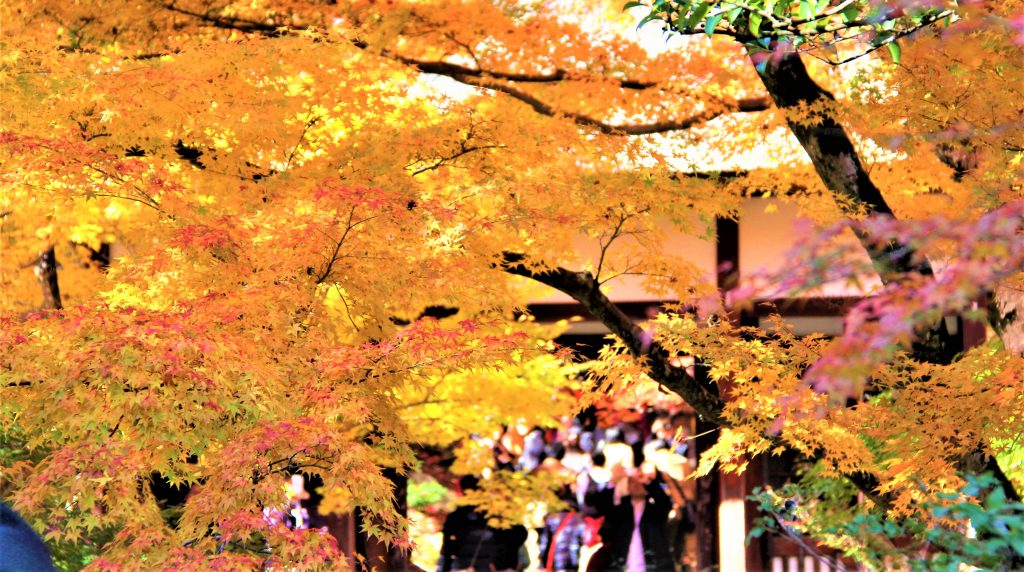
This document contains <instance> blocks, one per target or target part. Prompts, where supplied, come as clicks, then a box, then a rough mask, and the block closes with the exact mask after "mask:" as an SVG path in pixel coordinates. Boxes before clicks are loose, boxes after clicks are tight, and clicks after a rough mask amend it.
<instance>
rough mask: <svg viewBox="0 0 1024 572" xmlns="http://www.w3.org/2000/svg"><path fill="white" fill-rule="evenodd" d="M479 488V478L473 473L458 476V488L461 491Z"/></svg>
mask: <svg viewBox="0 0 1024 572" xmlns="http://www.w3.org/2000/svg"><path fill="white" fill-rule="evenodd" d="M478 488H480V479H479V478H478V477H477V476H475V475H462V476H461V477H459V490H461V491H462V492H466V491H472V490H476V489H478Z"/></svg>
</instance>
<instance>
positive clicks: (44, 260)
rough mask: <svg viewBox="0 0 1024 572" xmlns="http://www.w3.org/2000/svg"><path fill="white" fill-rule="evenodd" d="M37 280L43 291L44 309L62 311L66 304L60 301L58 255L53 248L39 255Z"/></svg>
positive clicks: (36, 270)
mask: <svg viewBox="0 0 1024 572" xmlns="http://www.w3.org/2000/svg"><path fill="white" fill-rule="evenodd" d="M35 272H36V278H38V279H39V285H40V286H41V287H42V289H43V309H45V310H60V309H61V308H63V307H64V304H63V303H62V302H61V299H60V283H59V282H58V281H57V255H56V253H55V252H54V250H53V247H52V246H51V247H50V248H48V249H46V251H45V252H43V253H42V254H40V255H39V261H38V262H36V268H35Z"/></svg>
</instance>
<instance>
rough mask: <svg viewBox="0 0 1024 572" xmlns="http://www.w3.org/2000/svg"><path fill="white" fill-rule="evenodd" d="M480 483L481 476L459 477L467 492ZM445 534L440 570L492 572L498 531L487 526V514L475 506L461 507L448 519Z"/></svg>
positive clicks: (463, 488) (445, 524)
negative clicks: (495, 533)
mask: <svg viewBox="0 0 1024 572" xmlns="http://www.w3.org/2000/svg"><path fill="white" fill-rule="evenodd" d="M478 484H479V479H477V478H476V477H473V476H464V477H462V478H461V479H459V488H461V489H462V490H463V491H468V490H473V489H475V488H477V485H478ZM441 533H442V535H443V537H442V541H441V559H440V561H439V562H438V563H437V570H438V572H455V571H459V570H472V571H474V572H491V565H492V564H493V562H494V556H495V549H496V543H495V535H494V530H493V529H492V528H490V527H488V526H487V517H485V516H484V515H483V514H481V513H480V512H478V511H477V510H476V509H475V508H474V507H472V506H460V507H459V508H457V509H455V510H454V511H452V512H451V513H450V514H449V515H448V516H447V518H445V519H444V526H443V527H442V529H441Z"/></svg>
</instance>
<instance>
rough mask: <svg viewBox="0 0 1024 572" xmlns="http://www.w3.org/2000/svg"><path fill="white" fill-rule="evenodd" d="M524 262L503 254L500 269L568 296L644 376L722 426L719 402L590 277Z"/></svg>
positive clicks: (520, 257) (519, 256)
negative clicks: (641, 365) (640, 363)
mask: <svg viewBox="0 0 1024 572" xmlns="http://www.w3.org/2000/svg"><path fill="white" fill-rule="evenodd" d="M524 260H525V257H524V256H523V255H521V254H516V253H505V254H504V259H503V260H502V263H501V265H500V267H501V269H502V270H504V271H505V272H508V273H509V274H515V275H517V276H523V277H526V278H530V279H532V280H536V281H537V282H540V283H541V284H546V285H548V286H551V287H552V288H555V289H556V290H559V291H561V292H563V293H565V294H568V295H569V296H571V297H572V298H573V299H574V300H576V301H577V302H579V303H580V304H582V305H583V307H584V308H586V309H587V311H588V312H590V313H591V314H592V315H593V316H594V317H595V318H597V319H598V320H599V321H601V322H602V323H603V324H605V325H606V326H608V329H609V330H611V332H612V333H613V334H615V335H616V336H617V337H618V338H619V339H620V340H622V343H624V344H625V345H626V347H627V348H628V349H629V352H630V353H631V354H633V355H634V356H636V357H638V358H644V359H645V360H646V361H647V370H648V371H647V373H648V375H650V376H651V378H652V379H654V380H655V381H657V382H658V383H660V384H662V385H664V386H665V387H666V388H668V389H669V390H671V391H673V392H675V393H677V394H679V396H680V397H682V398H683V399H685V400H686V402H687V403H689V404H690V405H691V406H692V407H693V408H694V410H695V411H696V412H697V413H698V414H700V415H701V417H703V418H705V419H706V420H707V421H709V422H711V423H715V424H717V425H721V424H722V409H723V403H722V400H721V398H720V397H719V396H718V395H717V394H716V393H714V392H712V391H711V390H710V389H709V388H708V387H705V386H703V385H702V384H701V383H700V382H698V381H697V380H696V379H694V378H693V377H692V376H691V375H690V374H688V373H687V372H686V368H681V367H675V366H673V365H672V363H671V358H672V357H673V356H671V355H669V352H668V351H667V350H665V348H663V347H662V346H661V345H659V344H658V343H657V342H656V341H654V340H652V339H651V336H650V333H649V332H646V331H644V330H643V329H642V328H640V326H638V325H637V324H636V323H635V322H633V320H631V319H630V318H629V317H628V316H626V314H625V313H623V312H622V310H620V309H619V307H618V306H616V305H615V304H614V303H613V302H612V301H611V300H609V299H608V297H607V296H605V295H604V293H603V292H601V289H600V286H599V285H598V283H597V281H596V280H595V279H594V277H593V275H591V274H590V273H589V272H573V271H571V270H566V269H565V268H554V269H551V270H543V271H535V270H531V269H530V268H528V267H527V266H526V265H525V264H523V262H524Z"/></svg>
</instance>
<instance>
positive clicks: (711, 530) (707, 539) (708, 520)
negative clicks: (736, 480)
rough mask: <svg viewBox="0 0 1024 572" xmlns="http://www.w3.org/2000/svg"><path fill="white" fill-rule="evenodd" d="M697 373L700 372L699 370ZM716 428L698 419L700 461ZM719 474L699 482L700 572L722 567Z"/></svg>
mask: <svg viewBox="0 0 1024 572" xmlns="http://www.w3.org/2000/svg"><path fill="white" fill-rule="evenodd" d="M697 371H700V369H698V370H697ZM716 428H717V426H716V425H712V424H710V423H708V422H706V421H704V420H703V419H701V418H699V417H698V418H697V426H696V431H697V433H696V435H697V438H696V439H695V449H696V452H697V456H698V458H699V457H700V455H702V454H703V453H704V452H705V451H707V450H708V449H709V448H710V447H711V446H712V445H714V444H715V441H716V440H717V439H718V431H716V430H715V429H716ZM719 492H720V489H719V484H718V471H711V474H709V475H708V476H706V477H700V478H699V479H697V506H696V509H695V511H694V512H695V513H696V515H695V516H696V520H697V522H696V523H694V524H695V525H696V528H695V530H694V535H695V536H696V537H697V570H715V569H717V568H718V498H719Z"/></svg>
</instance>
